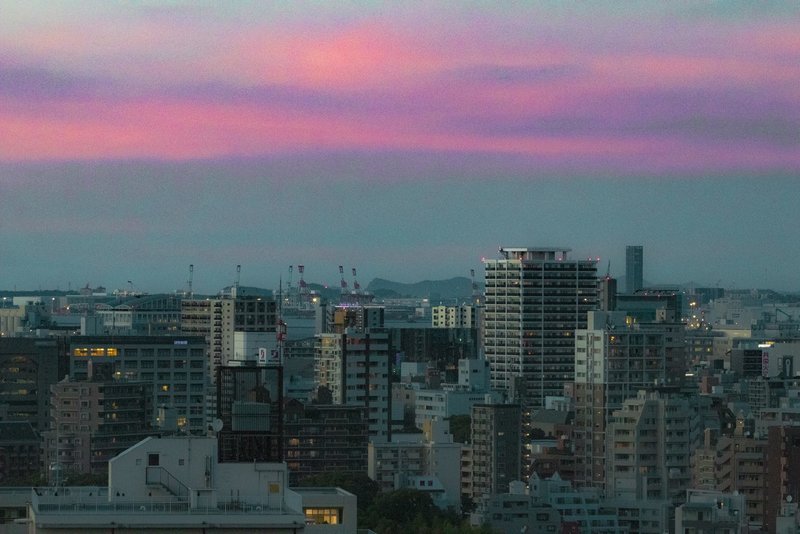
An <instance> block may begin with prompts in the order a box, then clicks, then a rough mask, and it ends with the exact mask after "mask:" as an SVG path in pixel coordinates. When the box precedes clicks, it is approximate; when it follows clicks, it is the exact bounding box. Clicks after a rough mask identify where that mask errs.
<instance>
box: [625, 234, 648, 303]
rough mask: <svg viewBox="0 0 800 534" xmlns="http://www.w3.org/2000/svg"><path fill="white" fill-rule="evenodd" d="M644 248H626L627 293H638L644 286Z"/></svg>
mask: <svg viewBox="0 0 800 534" xmlns="http://www.w3.org/2000/svg"><path fill="white" fill-rule="evenodd" d="M643 267H644V247H642V246H641V245H628V246H627V247H625V292H626V293H628V294H629V295H632V294H633V293H636V292H637V291H638V290H640V289H642V287H643V286H644V280H643V274H642V273H643Z"/></svg>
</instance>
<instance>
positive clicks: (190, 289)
mask: <svg viewBox="0 0 800 534" xmlns="http://www.w3.org/2000/svg"><path fill="white" fill-rule="evenodd" d="M193 281H194V264H193V263H190V264H189V298H194V292H192V282H193Z"/></svg>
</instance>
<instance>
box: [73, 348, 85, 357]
mask: <svg viewBox="0 0 800 534" xmlns="http://www.w3.org/2000/svg"><path fill="white" fill-rule="evenodd" d="M72 355H73V356H88V355H89V349H84V348H80V349H74V350H73V351H72Z"/></svg>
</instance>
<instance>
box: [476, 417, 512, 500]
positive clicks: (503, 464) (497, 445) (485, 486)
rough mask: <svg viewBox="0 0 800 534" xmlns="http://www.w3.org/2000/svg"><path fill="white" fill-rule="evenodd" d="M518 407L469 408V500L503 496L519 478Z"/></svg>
mask: <svg viewBox="0 0 800 534" xmlns="http://www.w3.org/2000/svg"><path fill="white" fill-rule="evenodd" d="M520 418H521V411H520V406H519V405H518V404H476V405H475V406H473V407H472V424H471V428H470V431H471V437H472V440H471V441H472V444H471V465H472V484H471V486H472V494H473V495H472V498H473V500H476V501H477V500H478V499H481V498H483V497H484V496H487V495H495V494H498V493H507V492H508V490H509V484H510V483H511V482H512V481H514V480H519V478H520V476H521V466H520V460H521V454H520V443H521V436H520V429H521V425H520Z"/></svg>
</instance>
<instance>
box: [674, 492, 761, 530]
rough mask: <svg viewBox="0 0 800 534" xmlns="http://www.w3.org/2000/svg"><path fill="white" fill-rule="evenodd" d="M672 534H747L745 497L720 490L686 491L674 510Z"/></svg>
mask: <svg viewBox="0 0 800 534" xmlns="http://www.w3.org/2000/svg"><path fill="white" fill-rule="evenodd" d="M675 532H676V533H684V532H686V533H688V532H703V533H708V534H747V533H748V532H752V531H751V530H750V529H749V527H748V525H747V513H746V511H745V496H744V495H741V494H738V493H724V492H721V491H703V490H688V491H687V492H686V502H685V503H684V504H682V505H681V506H679V507H678V508H677V509H676V510H675Z"/></svg>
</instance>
